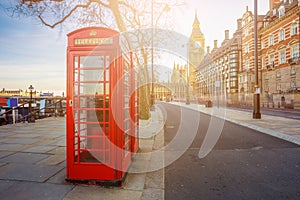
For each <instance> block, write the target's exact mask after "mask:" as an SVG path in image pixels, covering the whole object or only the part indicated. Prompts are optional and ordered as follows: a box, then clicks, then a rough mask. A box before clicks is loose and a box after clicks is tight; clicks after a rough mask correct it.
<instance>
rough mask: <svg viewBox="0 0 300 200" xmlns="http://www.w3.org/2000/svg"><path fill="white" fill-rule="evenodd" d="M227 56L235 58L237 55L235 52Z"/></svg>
mask: <svg viewBox="0 0 300 200" xmlns="http://www.w3.org/2000/svg"><path fill="white" fill-rule="evenodd" d="M229 57H230V58H236V57H237V54H236V53H231V54H230V55H229Z"/></svg>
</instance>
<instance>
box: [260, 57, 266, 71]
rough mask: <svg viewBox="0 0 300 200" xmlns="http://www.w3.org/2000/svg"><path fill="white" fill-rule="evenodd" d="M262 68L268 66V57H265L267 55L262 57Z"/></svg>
mask: <svg viewBox="0 0 300 200" xmlns="http://www.w3.org/2000/svg"><path fill="white" fill-rule="evenodd" d="M261 68H262V69H265V68H266V58H265V57H262V58H261Z"/></svg>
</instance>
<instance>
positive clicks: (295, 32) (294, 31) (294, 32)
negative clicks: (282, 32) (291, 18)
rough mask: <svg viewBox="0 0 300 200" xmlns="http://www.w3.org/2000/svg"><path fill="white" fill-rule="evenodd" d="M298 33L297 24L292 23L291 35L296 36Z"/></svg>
mask: <svg viewBox="0 0 300 200" xmlns="http://www.w3.org/2000/svg"><path fill="white" fill-rule="evenodd" d="M297 32H298V24H297V23H296V22H294V23H293V24H292V26H291V35H296V34H297Z"/></svg>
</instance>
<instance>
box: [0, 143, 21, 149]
mask: <svg viewBox="0 0 300 200" xmlns="http://www.w3.org/2000/svg"><path fill="white" fill-rule="evenodd" d="M25 147H26V146H24V145H22V144H3V143H2V144H0V151H20V150H21V149H24V148H25Z"/></svg>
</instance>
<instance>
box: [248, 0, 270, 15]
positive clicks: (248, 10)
mask: <svg viewBox="0 0 300 200" xmlns="http://www.w3.org/2000/svg"><path fill="white" fill-rule="evenodd" d="M270 1H272V0H270ZM248 11H249V10H248V6H246V12H248Z"/></svg>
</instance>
